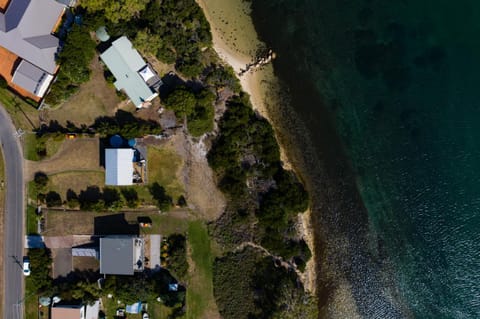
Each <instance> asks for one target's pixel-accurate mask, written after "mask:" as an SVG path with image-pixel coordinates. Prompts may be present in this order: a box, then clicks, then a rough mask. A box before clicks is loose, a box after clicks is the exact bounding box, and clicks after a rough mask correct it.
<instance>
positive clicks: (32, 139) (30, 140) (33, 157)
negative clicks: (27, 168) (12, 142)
mask: <svg viewBox="0 0 480 319" xmlns="http://www.w3.org/2000/svg"><path fill="white" fill-rule="evenodd" d="M37 145H38V141H37V137H36V135H35V134H25V135H24V152H25V155H24V156H25V158H26V159H27V160H30V161H39V160H40V157H39V156H38V154H37Z"/></svg>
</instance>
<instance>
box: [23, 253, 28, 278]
mask: <svg viewBox="0 0 480 319" xmlns="http://www.w3.org/2000/svg"><path fill="white" fill-rule="evenodd" d="M23 274H24V275H25V276H30V259H28V257H23Z"/></svg>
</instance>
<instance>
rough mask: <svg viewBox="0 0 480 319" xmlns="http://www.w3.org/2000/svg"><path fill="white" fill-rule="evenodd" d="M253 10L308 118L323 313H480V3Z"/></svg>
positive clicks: (297, 134) (294, 109)
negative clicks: (343, 291) (345, 292)
mask: <svg viewBox="0 0 480 319" xmlns="http://www.w3.org/2000/svg"><path fill="white" fill-rule="evenodd" d="M252 17H253V20H254V23H255V26H256V29H257V32H258V33H259V36H260V38H261V39H262V40H263V41H264V42H265V43H266V44H267V45H268V46H269V47H271V48H273V49H274V51H276V53H277V54H278V59H276V60H275V62H274V68H275V73H276V75H277V76H278V77H279V78H280V80H281V81H282V84H283V86H282V90H283V91H284V92H285V101H287V103H285V104H288V106H287V107H290V108H291V112H290V113H288V112H286V113H285V114H287V113H288V114H294V115H295V116H297V117H298V119H296V121H289V119H288V118H285V116H284V119H283V120H284V121H285V128H286V129H287V130H290V132H289V133H290V134H291V135H292V136H293V137H292V138H293V139H295V138H296V139H297V141H299V143H298V147H299V148H300V149H301V150H302V152H303V155H302V156H303V159H302V161H303V163H304V168H303V171H304V176H305V179H306V180H307V184H308V185H309V188H310V190H311V191H312V195H313V203H312V205H313V212H314V214H315V216H314V219H315V227H316V228H317V229H318V233H319V234H318V237H317V243H319V244H321V245H318V260H317V265H318V266H319V276H320V279H321V280H320V284H319V294H320V306H321V310H322V315H324V316H326V317H338V318H342V317H343V318H349V317H353V316H354V312H355V313H356V315H359V316H360V317H363V318H407V317H414V318H480V2H479V1H475V0H458V1H446V0H437V1H429V0H402V1H400V0H396V1H385V0H364V1H361V0H356V1H354V0H253V1H252ZM289 123H290V124H289ZM291 123H296V124H291ZM298 123H301V125H302V127H304V128H305V130H304V131H303V130H301V129H300V128H299V127H297V128H295V126H294V125H298ZM302 135H303V137H302ZM302 141H303V143H302ZM344 286H347V287H349V295H350V299H351V302H353V304H354V306H353V307H352V306H350V307H344V308H342V307H339V306H336V305H334V303H335V302H340V301H341V300H340V299H339V298H338V290H339V289H340V288H341V287H344ZM339 308H341V309H340V310H339Z"/></svg>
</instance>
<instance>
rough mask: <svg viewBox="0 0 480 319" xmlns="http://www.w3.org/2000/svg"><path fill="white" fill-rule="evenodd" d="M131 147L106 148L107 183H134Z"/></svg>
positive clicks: (132, 151)
mask: <svg viewBox="0 0 480 319" xmlns="http://www.w3.org/2000/svg"><path fill="white" fill-rule="evenodd" d="M134 153H135V151H134V150H133V149H131V148H107V149H105V185H114V186H122V185H132V184H133V158H134Z"/></svg>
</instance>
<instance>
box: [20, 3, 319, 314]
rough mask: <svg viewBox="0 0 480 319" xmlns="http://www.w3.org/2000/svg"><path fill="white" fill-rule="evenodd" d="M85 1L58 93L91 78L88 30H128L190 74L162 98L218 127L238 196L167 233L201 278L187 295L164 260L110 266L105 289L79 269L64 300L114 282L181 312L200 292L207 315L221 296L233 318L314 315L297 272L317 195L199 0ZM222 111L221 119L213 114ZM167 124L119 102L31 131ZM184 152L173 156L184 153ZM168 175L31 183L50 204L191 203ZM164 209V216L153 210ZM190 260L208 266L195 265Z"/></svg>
mask: <svg viewBox="0 0 480 319" xmlns="http://www.w3.org/2000/svg"><path fill="white" fill-rule="evenodd" d="M81 5H82V6H84V8H78V9H77V10H79V12H81V13H82V17H83V23H82V24H80V25H74V26H73V27H72V31H71V32H70V33H69V35H68V37H67V42H66V45H65V48H64V50H63V52H62V53H61V59H64V61H62V67H61V69H60V70H63V68H64V67H65V70H64V71H60V72H63V74H59V76H58V80H57V82H56V83H55V85H54V87H53V88H52V91H51V92H50V95H49V97H48V99H50V101H51V102H50V103H51V104H58V103H60V102H61V101H63V100H64V99H67V98H68V96H70V95H71V94H72V93H73V92H75V90H76V89H77V88H78V87H79V85H80V84H81V83H83V82H85V81H87V80H88V78H89V74H90V73H89V72H90V71H89V69H88V65H89V63H90V62H91V60H92V59H93V57H94V55H95V49H96V48H95V45H92V43H93V44H94V42H93V40H92V38H91V36H90V32H92V31H94V30H95V29H96V28H97V27H98V26H100V25H106V27H107V30H108V33H109V34H110V35H111V36H112V38H115V37H118V36H122V35H127V36H128V37H129V38H130V39H132V41H133V42H134V44H135V46H136V47H137V48H138V49H139V50H140V51H141V52H142V53H143V54H144V56H146V57H147V56H154V57H156V58H157V59H158V60H160V61H162V62H164V63H167V64H169V65H171V66H172V67H174V68H175V70H176V71H178V73H179V74H180V77H179V78H180V80H181V83H182V84H180V85H175V86H174V87H171V88H169V90H168V92H167V93H165V94H161V98H162V99H161V105H162V106H164V107H165V108H166V109H168V110H171V111H173V113H175V117H176V118H177V120H178V121H179V122H181V123H177V124H184V125H183V128H184V130H183V132H184V133H185V134H188V135H190V136H193V137H199V136H202V135H204V134H205V133H211V134H207V135H206V137H207V138H206V139H205V142H206V143H205V145H206V149H207V150H208V153H207V159H208V164H209V165H210V167H211V168H212V169H213V172H214V179H215V181H216V182H217V184H218V187H219V188H220V190H221V191H222V192H223V193H224V194H225V196H226V198H227V201H228V202H227V205H226V208H225V209H224V212H223V213H222V215H221V216H220V217H219V218H218V219H213V218H212V220H209V224H208V227H206V226H205V224H206V222H205V220H194V221H192V220H191V218H192V217H190V214H189V216H188V217H187V218H189V220H188V231H185V232H181V231H174V232H173V235H172V232H170V233H168V234H164V235H166V236H169V235H170V236H169V237H168V239H167V243H168V244H167V250H166V251H165V253H166V254H167V256H165V257H168V258H166V259H165V260H166V261H167V266H168V267H170V268H169V269H171V271H172V274H174V275H175V276H176V277H177V278H178V279H179V280H185V281H187V282H190V283H191V285H192V290H190V291H188V292H187V296H186V297H185V290H184V289H180V291H179V292H178V293H175V294H171V293H170V292H168V290H165V289H166V283H171V282H176V280H177V279H175V278H173V276H172V275H171V274H170V273H168V272H164V271H162V272H161V273H159V274H158V275H156V276H154V277H147V276H146V275H144V274H136V275H135V276H134V277H132V278H123V277H114V276H112V277H108V278H107V281H106V282H105V286H104V287H105V288H104V291H101V290H99V289H97V288H95V287H94V285H95V284H96V283H95V282H94V281H91V280H90V279H88V280H87V279H86V278H87V277H85V276H83V275H82V274H79V277H78V278H81V280H80V279H79V280H77V281H75V280H74V281H72V282H69V283H68V284H65V287H64V286H62V285H60V286H59V287H60V288H59V289H60V291H59V293H61V294H63V297H65V298H66V299H69V298H70V299H71V298H76V299H82V300H84V301H91V300H93V299H94V298H98V297H99V296H103V295H105V293H106V292H108V291H111V292H112V294H114V295H115V294H116V297H118V298H121V299H122V301H124V302H130V301H137V300H138V297H139V296H140V297H141V298H144V299H145V300H146V301H148V300H153V299H152V298H153V297H154V295H156V296H158V295H160V297H161V300H162V301H163V302H164V304H165V305H167V306H169V307H173V308H174V309H176V310H175V311H174V313H177V314H181V313H183V311H184V310H183V309H184V305H185V300H186V301H187V302H190V303H192V304H193V305H194V307H193V308H192V309H196V310H197V311H198V313H195V314H194V315H193V316H196V315H199V316H200V315H201V313H202V311H203V313H202V314H204V313H205V311H206V309H207V308H208V307H212V305H213V306H215V303H216V305H217V306H218V310H219V312H220V314H221V315H222V317H224V318H314V317H315V316H316V303H315V300H314V299H313V298H312V297H311V296H310V295H309V293H308V292H307V291H306V290H305V288H304V286H303V284H302V283H301V281H300V279H299V275H298V274H299V272H303V271H304V270H305V266H306V262H307V261H308V260H309V259H310V257H311V252H310V250H309V248H308V246H307V244H306V242H305V241H304V239H303V237H302V234H299V232H298V228H299V227H298V224H299V218H298V216H299V214H301V213H302V212H304V211H305V210H306V209H307V208H308V205H309V197H308V194H307V192H306V191H305V189H304V187H303V185H302V183H301V181H300V180H299V179H298V177H297V176H296V175H295V173H294V172H293V171H288V170H285V169H284V168H283V167H282V163H281V160H280V150H279V146H278V144H277V141H276V138H275V134H274V130H273V128H272V126H271V125H270V123H269V122H268V121H267V120H266V119H265V118H264V117H262V116H261V115H260V114H258V113H257V112H255V111H254V110H253V108H252V105H251V104H250V101H249V96H248V95H247V94H246V93H244V92H242V90H241V87H240V84H239V81H238V79H237V78H236V76H235V73H234V72H233V69H232V68H231V67H229V66H225V65H223V64H222V63H221V62H220V60H219V59H218V57H216V56H215V54H214V52H213V50H212V49H211V35H210V30H209V25H208V23H207V21H206V19H205V17H204V15H203V12H202V11H201V10H200V8H199V7H198V5H197V4H196V3H195V1H194V0H163V1H161V2H159V1H147V0H121V1H115V0H84V1H82V2H81ZM87 38H88V39H87ZM69 41H70V42H75V44H73V43H70V42H69ZM82 42H85V43H86V47H85V52H83V51H84V49H83V48H82V47H76V46H81V45H82ZM75 50H78V51H81V52H82V56H81V57H76V56H74V54H73V53H74V52H75ZM77 59H78V61H76V60H77ZM76 63H78V68H77V69H75V68H74V66H75V64H76ZM68 83H70V84H68ZM69 85H70V86H69ZM217 106H220V107H218V108H216V107H217ZM140 112H141V111H140ZM140 112H139V113H140ZM170 113H172V112H170ZM215 115H217V118H218V120H217V122H216V124H217V125H214V116H215ZM162 131H163V129H162V127H161V126H160V125H159V124H158V122H156V121H151V120H145V119H141V118H140V116H137V115H136V114H132V113H130V112H126V111H118V112H117V113H116V114H115V116H102V117H98V118H96V120H95V121H94V122H93V123H91V122H90V124H88V125H87V124H83V125H79V124H73V123H72V122H68V123H67V124H66V125H60V124H59V123H58V122H56V121H51V122H50V123H49V124H48V125H43V126H41V127H39V128H38V129H37V130H36V135H35V136H34V137H33V138H34V139H36V141H37V142H38V145H40V146H39V148H40V149H41V150H43V149H47V145H49V143H50V142H51V141H52V140H55V138H59V137H62V134H65V133H69V132H74V133H82V134H88V135H97V137H101V138H105V137H109V136H111V135H114V134H120V135H121V136H123V137H124V138H127V139H130V138H134V137H141V136H145V135H150V134H151V135H160V134H161V133H162ZM79 135H81V134H79ZM62 138H63V137H62ZM190 140H193V142H192V143H195V142H196V141H197V139H189V142H190ZM42 143H43V144H42ZM33 144H34V143H33ZM34 153H35V152H34ZM42 154H43V153H42V152H40V154H39V152H38V151H37V152H36V156H37V158H39V159H41V158H45V156H48V155H49V152H48V151H47V154H46V155H44V156H43V157H41V155H42ZM153 154H154V153H153ZM154 155H155V154H154ZM162 155H164V154H163V153H162ZM149 156H150V155H149ZM32 157H33V156H32ZM159 157H161V156H157V157H153V159H154V160H152V157H151V156H150V158H149V159H148V160H147V162H152V163H149V164H148V165H153V166H150V168H151V167H154V166H155V165H156V166H158V165H159V164H158V163H161V162H160V160H159V159H158V158H159ZM157 160H158V163H157V162H156V161H157ZM177 160H178V159H172V162H175V163H179V161H177ZM163 161H165V159H163ZM182 165H183V164H182ZM185 165H187V164H185ZM177 168H178V166H172V168H171V170H170V172H169V173H168V174H165V175H162V176H163V177H162V178H164V176H172V178H171V179H175V178H176V176H175V175H176V173H177ZM158 175H160V174H159V173H155V172H154V173H153V174H151V175H149V185H147V186H144V187H135V188H115V187H103V186H102V185H100V184H99V185H100V186H91V185H90V186H88V187H87V188H82V189H80V190H78V189H76V190H72V189H68V190H67V191H66V192H65V190H66V189H65V190H64V189H62V190H61V191H60V190H58V189H54V187H51V186H52V185H51V184H52V183H51V182H50V180H49V179H52V178H54V177H53V176H50V175H49V176H40V175H39V176H38V178H36V179H35V181H34V182H33V183H31V184H32V185H29V186H31V189H32V190H33V194H31V195H30V196H32V195H33V196H34V198H33V199H34V200H38V201H40V202H42V203H46V205H47V206H49V207H57V206H68V207H69V208H71V209H72V210H77V209H80V210H81V211H82V213H83V211H85V212H84V213H85V216H95V215H92V214H91V213H90V212H88V211H105V210H111V211H117V210H120V209H122V208H124V207H129V208H136V207H138V206H140V205H142V204H145V201H144V198H145V196H149V199H150V202H148V203H147V204H155V205H156V206H157V207H158V209H160V210H161V211H162V212H166V211H169V210H171V208H172V206H173V204H174V203H178V204H179V205H180V206H186V205H187V200H188V201H189V204H190V198H189V197H188V196H187V194H185V192H184V190H183V189H182V187H177V186H178V185H176V184H174V183H171V184H170V183H164V181H163V180H161V179H159V178H158V179H156V178H157V176H158ZM102 183H103V182H102ZM83 187H85V186H83ZM172 190H174V192H172ZM145 194H147V195H145ZM183 195H185V197H186V199H185V197H184V196H183ZM189 206H190V205H189ZM48 213H49V214H50V213H51V212H48ZM61 213H63V212H61ZM61 213H58V212H52V213H51V214H52V216H54V215H55V214H61ZM79 213H81V212H79ZM194 213H195V212H193V214H192V215H194ZM72 214H73V212H72ZM155 218H161V217H160V216H157V215H155ZM195 218H197V216H195ZM215 218H216V217H215ZM163 221H164V220H163V219H162V222H163ZM51 224H53V223H51ZM159 224H160V223H159ZM147 231H148V230H147ZM178 233H181V235H179V234H178ZM183 234H185V236H184V235H183ZM212 247H215V252H214V253H213V252H212ZM187 257H188V258H187ZM188 267H190V268H188ZM192 269H195V270H198V273H196V274H193V273H192V272H191V270H192ZM212 285H213V287H212ZM62 287H63V288H62ZM67 288H68V289H67ZM189 289H190V288H189ZM205 296H207V297H205ZM210 296H211V298H210ZM208 298H210V299H211V300H210V299H208ZM134 299H135V300H134ZM213 299H214V300H213ZM188 307H189V305H187V308H188ZM213 308H216V307H213ZM199 309H200V310H199Z"/></svg>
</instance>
